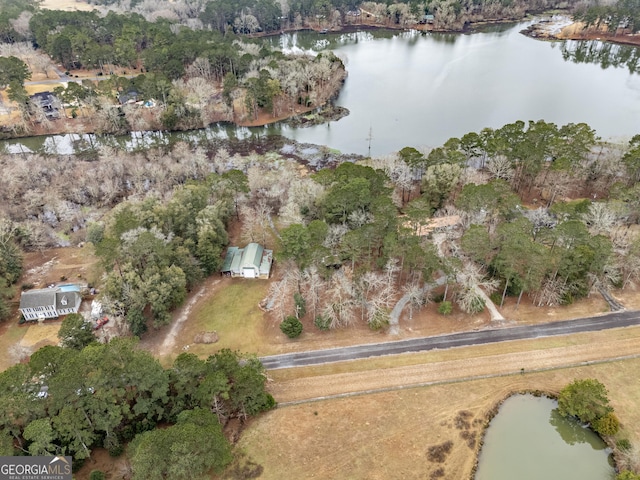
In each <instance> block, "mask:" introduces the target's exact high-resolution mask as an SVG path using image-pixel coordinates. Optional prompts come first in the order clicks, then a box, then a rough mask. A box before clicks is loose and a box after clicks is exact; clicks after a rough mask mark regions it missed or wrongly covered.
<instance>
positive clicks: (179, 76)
mask: <svg viewBox="0 0 640 480" xmlns="http://www.w3.org/2000/svg"><path fill="white" fill-rule="evenodd" d="M21 15H22V14H21ZM19 18H20V19H22V21H21V23H19V25H20V28H19V30H20V32H21V33H20V35H18V34H17V32H14V33H16V35H14V36H13V37H15V39H14V38H13V37H12V41H9V42H7V43H3V44H0V60H1V61H2V65H0V66H2V67H3V68H2V75H0V86H1V87H8V88H7V98H8V99H9V100H11V101H13V102H15V105H17V108H18V111H19V113H20V115H19V117H18V118H17V119H16V121H12V122H9V124H8V125H5V126H3V128H2V132H0V134H2V135H3V136H5V137H7V136H8V137H12V136H15V135H28V134H29V133H31V132H33V130H34V129H35V128H38V129H39V130H44V131H45V132H47V131H51V129H53V128H57V129H59V128H60V127H59V124H60V122H63V121H64V120H69V123H70V125H69V126H68V127H66V128H67V129H70V130H77V129H79V130H80V131H91V132H97V133H112V134H118V133H124V132H128V131H132V130H160V129H168V130H183V129H191V128H201V127H203V126H206V125H209V124H210V123H212V122H217V121H236V122H237V121H243V120H244V121H252V120H256V119H257V118H258V115H259V114H260V113H261V112H265V113H267V114H268V115H269V116H270V117H272V118H276V117H282V116H284V117H288V116H291V115H292V114H294V110H296V109H299V110H305V109H309V108H315V107H319V106H321V105H324V104H325V103H326V102H327V101H328V100H329V99H331V98H332V97H333V96H334V95H336V94H337V92H338V91H339V89H340V87H341V86H342V82H343V80H344V78H345V76H346V71H345V67H344V65H343V63H342V61H341V60H340V59H338V58H337V57H336V56H334V55H333V54H332V53H325V54H321V55H317V56H311V55H304V54H300V55H289V56H285V55H283V53H282V52H280V51H278V50H272V49H270V48H267V47H265V46H262V45H260V44H258V43H255V42H254V41H252V40H250V39H247V38H246V37H239V36H237V35H235V34H233V32H232V33H230V34H226V35H225V34H222V33H219V32H217V31H213V30H206V29H198V30H194V29H191V28H189V27H187V26H180V25H177V24H175V23H172V22H170V21H169V20H166V19H159V20H158V21H156V22H150V21H148V20H146V19H144V18H143V17H142V16H140V15H138V14H127V15H122V14H116V13H114V12H109V13H108V14H106V15H100V14H98V12H97V11H93V12H62V11H50V10H42V11H37V12H35V13H31V12H29V13H28V15H23V16H21V17H19ZM25 20H26V21H25ZM17 21H18V19H15V21H14V22H13V23H11V22H10V24H11V25H14V24H15V25H16V26H14V28H17V25H18V23H16V22H17ZM5 40H7V39H5ZM15 40H20V41H15ZM54 63H55V64H58V65H61V66H62V67H61V68H63V69H66V70H67V72H66V74H70V73H69V71H70V70H74V71H77V70H87V69H89V70H93V71H95V72H96V75H97V79H98V80H101V81H95V79H94V80H86V79H85V80H82V81H77V82H68V83H67V84H66V85H63V84H60V85H58V86H54V87H52V90H53V93H54V94H55V99H54V102H55V104H54V107H55V109H56V111H57V112H59V116H60V117H62V118H59V119H57V118H55V117H54V118H52V117H51V115H48V114H47V111H46V110H45V109H44V108H45V107H43V106H42V105H41V104H39V103H38V102H37V101H34V100H33V99H30V97H29V95H28V94H27V92H26V90H25V88H24V82H25V81H26V80H28V79H29V78H30V77H31V76H32V74H31V73H32V72H33V74H43V75H45V76H46V78H49V76H50V75H51V74H52V72H53V71H54V69H55V67H54ZM59 74H62V73H61V72H59ZM57 75H58V74H56V76H57ZM143 105H144V106H143ZM76 118H77V119H78V120H77V121H75V122H72V121H71V120H72V119H76Z"/></svg>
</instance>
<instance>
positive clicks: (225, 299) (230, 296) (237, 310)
mask: <svg viewBox="0 0 640 480" xmlns="http://www.w3.org/2000/svg"><path fill="white" fill-rule="evenodd" d="M222 283H223V284H224V285H223V286H222V287H221V288H216V290H215V292H214V294H213V295H211V296H209V297H205V299H204V300H203V301H202V302H200V303H199V304H197V305H196V306H195V307H194V308H193V310H192V313H191V315H190V317H189V319H188V320H187V322H185V324H184V327H183V329H182V331H181V332H180V334H179V336H178V339H177V342H176V347H175V349H174V354H176V353H178V352H180V351H182V349H183V347H184V346H185V345H189V352H192V353H195V354H197V355H202V356H208V355H211V354H213V353H215V352H217V351H218V350H220V349H221V348H230V349H232V350H240V351H242V352H262V351H268V341H269V339H268V337H266V336H265V335H263V320H262V311H261V310H260V309H259V308H258V303H259V302H260V300H262V299H263V298H264V297H265V295H266V293H267V288H268V283H267V282H265V281H261V280H255V281H246V280H242V279H224V280H223V282H222ZM203 331H205V332H212V331H215V332H217V333H218V336H219V340H218V342H216V343H214V344H209V345H203V344H194V343H193V339H194V337H195V336H196V335H197V334H198V333H200V332H203Z"/></svg>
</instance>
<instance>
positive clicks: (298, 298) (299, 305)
mask: <svg viewBox="0 0 640 480" xmlns="http://www.w3.org/2000/svg"><path fill="white" fill-rule="evenodd" d="M293 302H294V303H295V305H296V318H302V317H304V316H305V315H306V313H307V301H306V300H305V299H304V297H303V296H302V295H301V294H300V293H299V292H296V293H294V294H293Z"/></svg>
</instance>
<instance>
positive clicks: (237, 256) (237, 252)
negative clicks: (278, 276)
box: [221, 243, 273, 278]
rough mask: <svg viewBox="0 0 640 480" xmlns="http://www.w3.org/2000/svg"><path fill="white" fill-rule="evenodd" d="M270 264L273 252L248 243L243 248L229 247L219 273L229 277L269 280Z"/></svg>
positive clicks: (256, 244)
mask: <svg viewBox="0 0 640 480" xmlns="http://www.w3.org/2000/svg"><path fill="white" fill-rule="evenodd" d="M272 263H273V250H267V249H266V248H264V247H263V246H262V245H260V244H259V243H250V244H249V245H247V246H246V247H245V248H238V247H229V249H228V250H227V255H226V257H225V259H224V263H223V265H222V270H221V272H222V274H223V275H228V276H231V277H243V278H269V275H270V273H271V264H272Z"/></svg>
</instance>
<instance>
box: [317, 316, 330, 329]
mask: <svg viewBox="0 0 640 480" xmlns="http://www.w3.org/2000/svg"><path fill="white" fill-rule="evenodd" d="M313 324H314V325H315V326H316V327H318V328H319V329H320V330H322V331H327V330H329V327H330V326H331V322H330V321H329V319H328V318H326V317H323V316H322V315H318V316H317V317H316V319H315V320H314V321H313Z"/></svg>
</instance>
